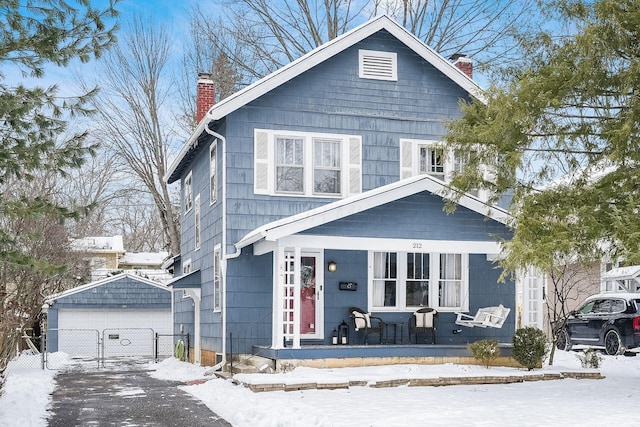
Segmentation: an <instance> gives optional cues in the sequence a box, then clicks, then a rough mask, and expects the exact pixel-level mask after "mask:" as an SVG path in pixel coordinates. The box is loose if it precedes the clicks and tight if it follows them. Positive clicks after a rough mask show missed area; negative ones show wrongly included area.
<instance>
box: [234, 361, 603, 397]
mask: <svg viewBox="0 0 640 427" xmlns="http://www.w3.org/2000/svg"><path fill="white" fill-rule="evenodd" d="M234 369H235V365H234ZM266 377H267V375H265V376H262V375H260V379H256V380H255V381H252V380H251V378H242V376H240V378H238V377H235V376H234V377H233V383H234V384H236V385H240V386H244V387H247V388H248V389H249V390H251V391H253V392H255V393H260V392H267V391H300V390H314V389H318V390H322V389H324V390H327V389H329V390H334V389H348V388H350V387H372V388H387V387H401V386H408V387H442V386H450V385H479V384H513V383H521V382H529V381H550V380H562V379H565V378H572V379H592V380H598V379H603V378H604V377H603V376H602V374H600V372H554V373H537V374H534V373H532V374H523V375H506V376H491V375H488V376H481V377H439V378H398V379H392V380H382V381H366V380H351V381H346V380H345V381H342V380H335V381H327V382H326V383H319V382H313V381H308V380H307V381H301V382H295V381H293V382H287V383H284V382H279V381H278V379H277V378H274V380H273V382H268V381H265V378H266ZM325 381H326V380H325Z"/></svg>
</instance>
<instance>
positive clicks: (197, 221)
mask: <svg viewBox="0 0 640 427" xmlns="http://www.w3.org/2000/svg"><path fill="white" fill-rule="evenodd" d="M193 210H194V212H195V213H194V215H193V218H194V233H195V236H194V241H195V249H200V244H201V242H202V238H201V227H200V194H198V195H197V196H196V200H195V206H194V208H193Z"/></svg>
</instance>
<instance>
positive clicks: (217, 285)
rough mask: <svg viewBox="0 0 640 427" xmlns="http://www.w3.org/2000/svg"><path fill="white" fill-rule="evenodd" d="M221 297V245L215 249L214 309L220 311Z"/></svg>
mask: <svg viewBox="0 0 640 427" xmlns="http://www.w3.org/2000/svg"><path fill="white" fill-rule="evenodd" d="M221 299H222V291H221V277H220V246H218V247H216V249H215V250H214V251H213V311H220V306H221V304H220V301H221Z"/></svg>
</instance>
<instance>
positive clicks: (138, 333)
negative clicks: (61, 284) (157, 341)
mask: <svg viewBox="0 0 640 427" xmlns="http://www.w3.org/2000/svg"><path fill="white" fill-rule="evenodd" d="M58 330H59V331H58V351H62V352H65V353H67V354H69V355H71V356H88V355H92V354H94V352H95V351H98V352H100V351H101V350H100V348H98V347H97V343H96V340H97V337H99V338H101V339H102V338H103V337H104V343H103V345H104V356H105V357H110V356H134V355H141V356H147V355H150V354H152V353H153V338H154V333H159V334H170V333H171V331H172V320H171V311H170V310H95V309H94V310H70V309H61V310H60V311H59V313H58ZM79 330H86V331H79ZM91 330H97V331H98V332H97V333H96V332H93V331H91ZM96 349H97V350H96Z"/></svg>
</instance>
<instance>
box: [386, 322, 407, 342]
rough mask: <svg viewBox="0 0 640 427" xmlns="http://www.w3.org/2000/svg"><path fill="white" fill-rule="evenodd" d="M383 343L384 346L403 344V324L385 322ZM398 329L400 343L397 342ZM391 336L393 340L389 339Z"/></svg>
mask: <svg viewBox="0 0 640 427" xmlns="http://www.w3.org/2000/svg"><path fill="white" fill-rule="evenodd" d="M384 327H385V329H386V330H385V331H384V332H385V335H386V337H385V343H386V344H402V343H403V342H404V322H385V323H384ZM398 329H399V330H400V334H399V335H400V336H399V338H400V341H398ZM391 334H392V336H393V339H391V340H390V339H389V338H390V335H391Z"/></svg>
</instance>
